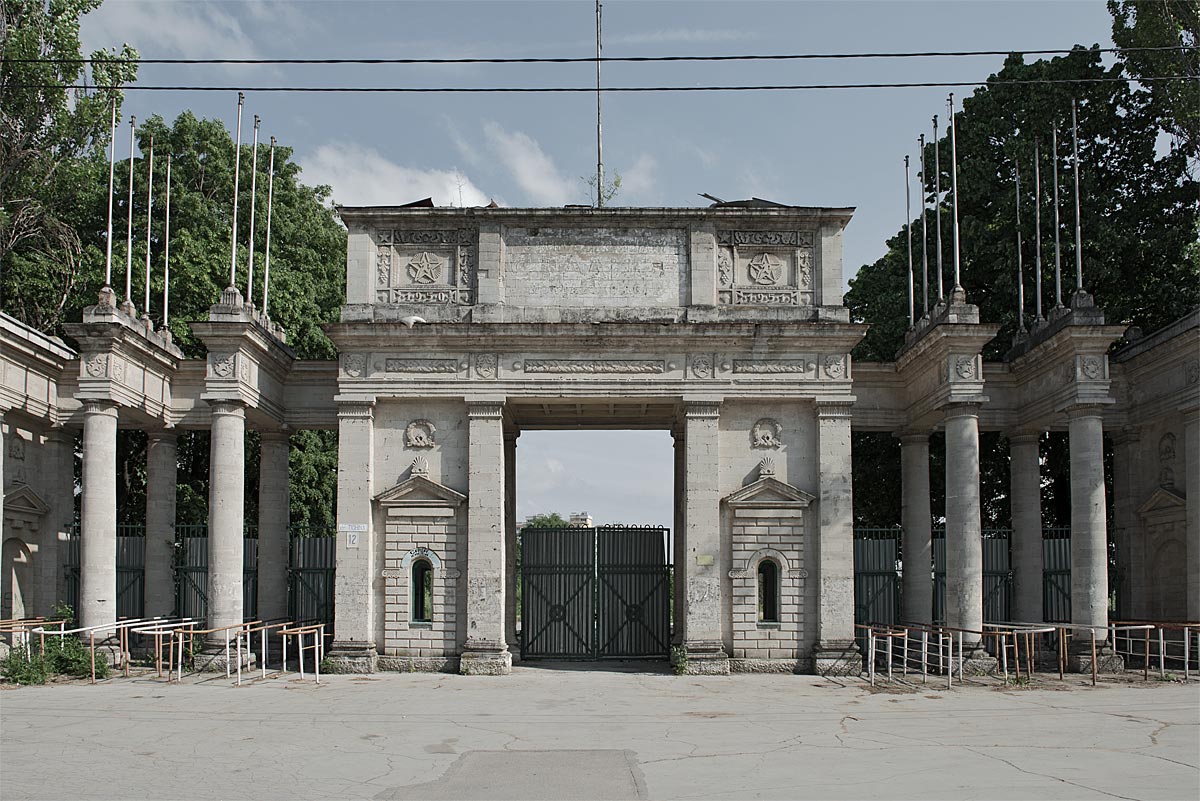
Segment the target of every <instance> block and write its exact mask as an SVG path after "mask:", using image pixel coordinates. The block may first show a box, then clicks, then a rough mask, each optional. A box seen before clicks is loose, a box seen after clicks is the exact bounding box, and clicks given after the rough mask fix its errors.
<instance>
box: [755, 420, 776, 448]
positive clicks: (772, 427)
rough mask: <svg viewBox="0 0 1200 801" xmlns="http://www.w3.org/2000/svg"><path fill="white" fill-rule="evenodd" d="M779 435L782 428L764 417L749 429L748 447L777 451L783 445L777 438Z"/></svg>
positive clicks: (774, 421)
mask: <svg viewBox="0 0 1200 801" xmlns="http://www.w3.org/2000/svg"><path fill="white" fill-rule="evenodd" d="M781 433H783V426H781V425H779V423H778V422H777V421H776V420H773V419H771V418H770V417H764V418H762V419H761V420H759V421H758V422H756V423H755V424H754V426H753V427H751V429H750V447H751V448H771V449H778V448H779V447H780V446H781V445H783V441H782V440H781V439H780V438H779V435H780V434H781Z"/></svg>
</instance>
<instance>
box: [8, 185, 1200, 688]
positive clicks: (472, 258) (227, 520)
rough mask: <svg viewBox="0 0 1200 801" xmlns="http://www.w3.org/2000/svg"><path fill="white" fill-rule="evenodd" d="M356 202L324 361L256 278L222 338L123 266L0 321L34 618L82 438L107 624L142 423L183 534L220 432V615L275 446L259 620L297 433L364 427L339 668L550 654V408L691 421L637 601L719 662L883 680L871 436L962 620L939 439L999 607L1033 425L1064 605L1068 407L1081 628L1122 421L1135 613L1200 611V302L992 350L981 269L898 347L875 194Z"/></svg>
mask: <svg viewBox="0 0 1200 801" xmlns="http://www.w3.org/2000/svg"><path fill="white" fill-rule="evenodd" d="M339 213H340V214H341V217H342V219H343V221H344V222H345V224H346V225H347V227H348V231H349V233H348V250H347V259H346V297H345V305H344V306H343V307H342V311H341V315H340V320H339V321H338V322H336V323H332V324H329V325H328V326H327V327H326V331H327V333H328V335H329V337H330V338H331V339H332V340H333V342H334V344H335V345H336V347H337V350H338V353H339V356H338V359H337V361H336V362H326V361H304V360H299V359H296V358H295V354H294V353H293V352H292V351H291V350H290V349H289V348H288V347H287V343H286V337H285V334H284V332H282V331H281V330H279V329H278V327H277V326H274V325H273V324H271V323H270V322H269V321H268V320H266V319H265V318H264V317H263V316H261V315H260V314H258V312H257V311H256V310H255V309H254V308H253V307H252V306H251V305H249V304H247V303H245V302H244V301H243V299H242V295H241V293H240V292H239V291H238V290H237V289H236V288H234V287H230V288H229V289H227V290H226V291H225V293H224V294H223V295H222V297H221V298H220V299H219V301H218V302H217V303H216V304H215V305H214V306H213V307H212V309H211V312H210V315H209V318H208V319H207V320H203V321H197V322H195V323H193V330H194V332H195V333H196V335H197V336H198V337H199V338H200V339H201V340H202V341H203V342H204V343H205V345H206V347H207V350H208V355H207V358H206V359H205V360H188V359H184V358H182V355H181V354H180V352H179V351H178V349H177V348H175V347H174V345H173V344H172V343H171V342H170V341H169V338H168V337H164V336H163V335H162V334H161V333H160V332H156V331H154V330H153V327H152V326H150V325H148V324H147V323H146V322H145V321H144V320H141V319H138V318H136V317H134V316H132V315H131V314H129V313H127V312H126V311H124V310H122V309H121V308H119V307H118V306H117V305H116V303H115V302H114V298H113V297H112V294H111V291H109V292H108V294H107V295H105V294H104V293H102V294H101V297H100V302H99V303H98V304H97V305H96V306H94V307H91V308H89V309H88V310H87V311H86V312H85V314H84V319H83V320H82V321H81V322H79V323H76V324H74V325H73V326H72V327H71V335H72V337H73V338H74V339H75V340H76V341H77V343H78V350H76V349H73V348H71V347H67V346H66V345H64V344H63V343H61V342H57V341H54V340H51V339H50V338H47V337H46V336H44V335H42V334H39V333H38V332H35V331H30V330H29V329H27V328H25V327H23V326H21V325H20V324H19V323H16V322H15V321H13V320H11V318H5V319H4V326H3V329H2V331H3V336H4V351H3V359H4V373H3V384H2V393H0V409H2V410H3V411H4V437H5V458H4V461H3V465H4V471H5V474H4V475H5V480H4V487H5V506H4V536H5V540H6V545H5V548H6V550H5V554H6V556H5V559H6V561H5V571H6V574H5V575H6V576H8V575H9V574H10V573H11V574H12V575H11V577H10V578H11V581H9V582H8V584H6V587H10V588H11V587H12V586H17V585H19V587H20V592H19V593H15V594H14V591H12V590H11V589H6V593H8V595H11V596H12V598H14V599H15V598H18V597H19V600H20V603H21V605H22V606H23V607H24V611H27V612H42V611H48V609H49V607H50V606H51V605H52V604H53V601H54V600H55V599H56V598H58V597H60V595H61V586H62V583H63V574H62V554H61V551H62V550H63V549H62V548H60V547H59V546H60V545H61V544H62V543H63V542H64V541H66V538H67V536H66V531H67V529H68V528H69V526H70V519H71V515H72V513H73V510H74V502H73V498H72V495H73V491H72V490H73V480H72V477H71V469H70V468H71V462H72V458H71V457H72V454H71V453H70V450H71V445H70V443H72V442H73V441H74V440H73V436H74V434H75V432H77V431H80V430H81V431H82V461H83V476H82V481H81V485H80V495H81V502H80V511H79V515H80V522H79V529H80V534H79V536H80V538H81V540H82V549H81V556H82V559H81V564H80V565H79V571H80V578H81V582H80V603H79V606H80V614H81V617H82V618H83V620H82V622H84V623H85V624H87V625H95V624H104V623H105V622H106V621H113V620H115V619H116V615H117V610H116V606H115V603H114V599H115V598H116V595H117V593H116V590H115V588H114V583H115V581H116V578H115V577H116V572H117V569H116V556H115V543H116V539H117V535H116V531H117V527H116V507H115V493H114V492H113V490H114V488H115V471H116V469H117V465H116V464H115V459H116V447H115V442H116V432H117V430H118V428H119V427H124V428H142V429H145V430H147V431H148V432H149V436H150V451H149V457H148V463H147V471H148V496H149V500H148V503H147V511H146V521H147V531H148V532H150V531H152V530H153V531H155V532H158V533H159V534H161V533H162V532H163V531H166V530H167V529H168V528H169V527H170V526H171V525H172V522H173V520H174V512H175V445H174V441H175V436H176V432H178V431H179V430H181V429H187V428H196V429H207V430H209V431H211V436H212V456H211V463H210V476H209V478H210V486H211V491H210V501H209V509H208V515H209V523H208V534H207V536H208V540H207V545H206V547H207V553H208V561H207V570H208V581H209V584H208V590H209V591H208V613H207V616H208V623H209V625H210V626H211V627H213V628H218V627H220V626H224V625H231V624H236V623H238V622H240V621H241V620H243V619H244V618H245V617H246V615H247V614H248V612H247V608H246V606H245V592H244V589H245V588H244V586H243V561H242V559H243V557H242V553H243V552H242V537H243V530H244V529H245V527H246V525H247V524H248V523H250V522H252V521H247V520H245V519H244V512H243V492H244V489H243V487H244V476H245V470H246V460H245V452H244V442H245V437H244V434H245V432H246V430H247V429H248V428H249V429H254V430H257V431H258V432H259V434H260V438H259V440H260V442H261V445H260V447H261V453H260V459H259V465H260V467H259V470H260V480H259V487H260V488H259V492H260V498H259V519H258V521H257V523H258V534H257V536H258V543H257V558H258V572H257V579H256V581H257V615H258V616H259V617H260V618H265V617H270V616H272V615H279V614H283V613H284V612H286V595H287V590H286V583H287V580H286V564H287V548H288V545H287V509H288V505H287V493H288V489H287V484H288V482H287V469H288V467H287V465H288V461H287V455H288V439H287V437H288V434H289V433H290V432H293V431H296V430H299V429H304V428H325V429H336V430H337V433H338V467H337V471H338V476H337V485H338V487H337V489H338V491H337V508H336V519H337V533H336V581H335V590H334V605H333V607H334V610H333V638H332V643H331V648H330V651H329V664H330V667H333V668H335V669H339V670H345V671H373V670H387V669H391V670H460V671H462V672H464V673H486V674H502V673H506V672H508V671H509V669H510V667H511V664H512V661H513V659H514V657H519V656H520V648H519V639H518V636H517V602H516V596H517V592H516V586H517V577H518V567H517V536H518V532H517V527H516V515H515V507H516V502H515V501H516V493H517V489H518V485H517V478H518V477H517V475H516V449H517V447H518V445H519V437H520V434H521V432H522V431H526V430H533V429H558V428H599V429H605V428H609V429H618V428H619V429H629V428H645V429H661V430H666V431H669V432H670V433H671V435H672V437H673V438H674V442H675V471H674V498H675V520H674V526H673V530H674V536H673V537H672V538H671V540H670V542H671V543H672V545H671V548H672V553H671V555H670V556H671V560H670V561H671V562H672V563H673V574H672V579H671V580H672V582H673V584H672V586H671V587H670V588H669V591H668V595H669V599H668V598H664V597H663V595H662V594H661V593H660V594H659V595H658V596H654V599H653V604H650V601H649V600H648V599H650V598H651V595H643V596H640V598H641V600H637V601H630V600H628V599H626V602H625V603H624V606H622V607H620V612H621V613H622V614H624V615H626V616H627V619H628V621H629V622H630V623H631V624H639V623H640V622H641V621H642V619H643V616H644V615H647V614H650V613H649V612H648V611H647V609H648V607H649V605H654V608H655V609H656V610H658V611H656V612H655V613H654V614H659V613H660V612H662V610H664V609H668V608H669V610H670V611H669V614H670V615H671V621H670V626H669V629H670V632H671V635H670V636H671V639H670V644H671V645H674V646H675V647H676V648H677V649H678V650H677V653H678V654H679V655H681V656H682V657H683V658H684V659H685V665H686V670H687V671H689V672H694V673H726V672H729V671H731V670H732V671H800V672H806V671H816V672H823V673H824V672H830V671H852V672H857V671H858V670H859V668H860V666H861V661H860V659H861V658H860V655H859V653H858V649H857V646H856V644H855V628H854V624H855V601H854V574H855V564H854V547H853V545H854V540H853V537H854V529H853V509H854V498H853V492H852V464H851V433H852V430H858V431H871V432H886V433H890V434H893V435H895V436H896V437H898V438H899V440H900V444H901V448H900V450H901V459H902V475H903V490H902V491H903V496H904V497H903V509H904V520H903V553H904V556H905V560H906V562H907V563H908V564H909V565H910V569H906V570H904V571H903V577H902V584H903V596H902V598H903V602H902V603H903V611H902V614H901V616H900V617H901V619H902V620H904V621H909V622H913V623H929V622H930V621H931V619H932V618H931V615H932V611H931V609H932V603H931V599H932V597H933V591H934V587H933V577H932V575H931V572H930V571H929V570H928V569H927V568H928V567H929V566H930V564H929V563H930V554H931V551H932V539H933V533H932V527H933V521H932V517H931V514H930V497H929V496H930V492H929V482H930V471H929V438H930V434H931V433H932V432H934V431H935V430H938V431H942V432H944V434H945V438H946V478H945V481H946V497H947V504H946V510H945V524H944V525H945V571H944V572H945V585H946V591H945V611H944V620H945V623H946V625H948V626H950V627H953V628H955V629H961V630H965V631H967V632H978V631H979V630H981V629H982V627H983V620H984V618H983V604H984V599H983V590H982V579H983V569H982V556H981V549H982V545H981V528H980V526H981V515H980V482H979V435H980V431H981V429H982V430H992V431H1001V432H1004V433H1005V434H1006V436H1007V438H1008V440H1009V443H1010V451H1011V462H1012V481H1011V493H1010V497H1011V504H1012V518H1013V526H1012V529H1013V530H1012V542H1011V558H1012V585H1013V599H1012V618H1013V619H1014V620H1019V621H1023V622H1036V621H1038V620H1041V619H1042V615H1043V609H1042V604H1041V597H1042V574H1043V563H1042V555H1043V554H1042V521H1041V486H1040V481H1039V480H1038V475H1039V467H1038V465H1039V444H1038V442H1039V440H1038V437H1039V434H1041V433H1042V432H1045V431H1063V432H1068V434H1069V438H1070V450H1071V477H1070V480H1071V498H1072V509H1071V532H1070V556H1071V565H1070V571H1071V572H1070V599H1071V622H1072V623H1073V624H1077V625H1080V626H1093V627H1103V626H1104V625H1105V624H1106V623H1107V621H1108V618H1109V612H1108V605H1109V586H1108V579H1107V568H1108V549H1107V545H1106V542H1107V538H1108V525H1109V524H1108V519H1109V517H1110V514H1109V511H1110V509H1109V504H1110V501H1109V500H1108V499H1107V498H1106V494H1105V491H1104V467H1103V459H1102V453H1103V450H1104V437H1105V435H1106V433H1107V434H1108V435H1109V436H1110V437H1111V438H1112V442H1113V444H1114V462H1113V489H1114V491H1113V493H1112V500H1111V505H1112V509H1111V512H1112V514H1111V517H1112V520H1113V526H1114V531H1113V539H1114V541H1115V543H1116V548H1117V552H1118V556H1119V560H1120V561H1121V562H1122V564H1123V565H1124V568H1123V569H1124V570H1126V571H1127V572H1126V580H1125V581H1123V582H1122V583H1121V590H1120V591H1121V592H1122V593H1124V594H1125V598H1124V604H1125V609H1127V610H1128V614H1129V615H1131V616H1141V617H1149V616H1152V615H1153V616H1155V618H1156V619H1175V620H1184V619H1188V620H1200V566H1198V563H1200V559H1198V558H1197V555H1198V554H1200V489H1197V486H1196V485H1197V483H1198V482H1200V461H1198V460H1200V442H1198V440H1200V423H1198V419H1200V365H1198V364H1197V359H1196V356H1197V345H1198V343H1200V318H1198V316H1197V314H1196V313H1193V314H1191V315H1189V316H1188V317H1185V318H1184V319H1182V320H1180V321H1179V322H1178V323H1176V324H1175V325H1173V326H1171V327H1169V328H1167V329H1164V330H1163V331H1160V332H1157V333H1155V334H1152V335H1150V336H1147V337H1144V338H1142V339H1140V340H1138V341H1135V342H1131V343H1130V344H1128V345H1126V346H1124V347H1122V348H1120V349H1118V350H1115V351H1114V350H1113V349H1112V346H1113V343H1114V342H1116V341H1117V340H1118V339H1120V338H1121V337H1122V335H1123V334H1124V333H1125V329H1124V327H1122V326H1114V325H1108V324H1106V323H1105V320H1104V315H1103V312H1102V311H1101V310H1100V309H1099V308H1098V307H1097V305H1096V303H1095V302H1094V301H1093V299H1092V298H1091V297H1090V296H1088V295H1087V294H1086V293H1083V292H1079V293H1076V295H1074V296H1073V297H1072V298H1070V301H1069V303H1066V304H1064V305H1063V306H1062V307H1059V308H1056V309H1055V310H1054V311H1053V312H1052V314H1051V315H1050V319H1049V320H1047V321H1045V322H1044V323H1041V324H1039V325H1038V326H1036V327H1035V328H1034V330H1033V331H1032V332H1030V333H1029V334H1027V335H1025V336H1024V337H1023V338H1022V339H1021V340H1020V341H1019V342H1017V343H1015V345H1014V347H1013V348H1012V350H1011V351H1010V352H1009V354H1008V356H1006V357H1005V358H1004V359H1003V360H999V361H986V362H985V360H984V358H983V356H982V352H983V348H984V346H985V345H986V344H987V343H988V342H989V341H990V340H991V339H993V338H994V336H995V335H996V332H997V329H998V327H997V326H996V325H993V324H990V323H989V322H987V321H986V320H981V319H980V316H979V311H978V309H977V308H976V307H975V306H973V305H971V303H970V298H968V297H967V296H966V295H965V294H964V293H963V292H962V290H961V289H958V288H955V289H954V290H953V291H951V292H950V293H949V294H948V295H947V296H946V298H945V299H944V300H943V301H942V302H940V303H938V304H937V305H936V307H935V308H934V309H933V311H931V313H930V314H929V315H928V316H927V317H926V318H925V319H923V320H921V321H919V322H918V323H917V324H916V325H915V326H913V328H912V329H911V330H910V331H909V335H908V337H907V341H906V344H905V346H904V348H903V349H902V351H901V352H900V354H899V355H898V356H897V358H896V360H895V361H893V362H886V363H855V362H854V361H853V360H852V358H851V351H852V349H853V348H854V346H855V345H856V344H857V343H858V342H859V341H860V339H861V338H862V337H863V335H864V334H865V332H866V330H867V325H866V324H863V323H858V322H851V320H850V317H849V314H848V310H847V309H846V308H845V306H844V305H843V302H842V287H843V285H844V281H845V278H846V275H845V271H844V268H843V262H842V238H843V232H844V229H845V227H846V224H847V223H848V222H849V220H850V217H851V214H852V209H845V208H810V207H790V206H780V205H776V204H767V203H761V202H749V203H733V204H717V205H715V206H713V207H709V208H685V209H660V208H605V209H593V208H573V207H568V208H565V209H502V208H477V209H458V208H434V207H431V206H429V205H427V204H426V205H417V206H408V207H368V208H340V209H339ZM868 322H869V321H868ZM627 457H628V458H629V459H630V460H631V461H633V460H636V459H637V458H638V454H636V453H630V454H628V455H627ZM610 539H611V541H613V542H616V541H617V540H619V539H620V537H613V538H610ZM627 539H628V538H627ZM9 540H13V541H14V542H15V543H16V544H15V545H13V547H11V548H10V547H9V545H8V541H9ZM599 541H600V540H595V541H592V542H599ZM164 542H165V545H164ZM562 542H564V543H565V542H567V540H566V539H564V540H563V541H562ZM553 544H554V543H551V545H553ZM581 547H582V548H583V549H584V551H586V550H587V549H588V548H592V553H594V554H598V553H599V551H600V550H602V546H600V545H595V546H592V545H587V544H586V542H585V544H584V545H583V546H581ZM539 558H540V557H539ZM588 558H592V557H590V556H589V557H588ZM595 558H597V559H600V558H602V557H601V556H596V557H595ZM560 561H561V560H560ZM618 561H619V560H618ZM9 562H12V564H9ZM14 565H19V570H18V568H17V567H14ZM635 567H636V565H635ZM170 571H171V552H170V542H169V539H166V538H164V537H163V536H156V537H154V538H153V539H151V537H149V536H148V537H147V542H146V556H145V568H144V579H145V613H146V614H170V613H171V611H172V604H171V598H170V586H171V572H170ZM629 572H631V573H636V570H634V571H629ZM18 573H19V575H18ZM764 583H769V584H770V589H769V591H768V592H766V593H765V594H764ZM1163 587H1166V588H1167V589H1165V590H1164V589H1162V588H1163ZM1156 588H1157V589H1156ZM633 595H636V593H632V594H630V595H629V597H630V598H632V597H633ZM6 597H7V596H6ZM564 597H565V596H564ZM568 600H569V599H568ZM9 603H10V606H12V604H13V603H15V601H13V600H10V602H9ZM668 604H669V605H668ZM764 609H766V610H767V612H764ZM541 611H543V612H545V621H546V623H545V625H546V626H553V625H558V624H560V623H561V624H562V625H567V624H568V623H569V622H570V615H571V614H572V612H571V608H570V604H569V603H567V602H566V601H565V600H564V601H562V602H561V603H557V602H548V605H547V607H546V608H545V609H543V610H541ZM526 623H528V620H526ZM967 639H968V643H967V646H968V651H969V652H970V653H969V654H968V657H969V658H971V659H973V660H974V661H975V662H976V663H977V664H978V665H979V666H981V667H982V668H983V669H986V667H987V661H988V659H987V657H986V655H985V654H984V653H983V652H982V650H981V649H978V648H975V650H972V646H973V643H972V642H970V640H971V636H970V634H968V636H967ZM976 639H977V638H976ZM215 645H216V644H215V643H214V646H215ZM974 645H976V646H977V645H978V643H977V642H976V643H974ZM665 646H666V643H664V650H665ZM1100 654H1101V656H1103V657H1104V658H1108V657H1107V655H1106V654H1105V651H1104V650H1103V649H1101V651H1100ZM663 655H664V656H665V653H664V654H663ZM1084 656H1085V657H1086V655H1084Z"/></svg>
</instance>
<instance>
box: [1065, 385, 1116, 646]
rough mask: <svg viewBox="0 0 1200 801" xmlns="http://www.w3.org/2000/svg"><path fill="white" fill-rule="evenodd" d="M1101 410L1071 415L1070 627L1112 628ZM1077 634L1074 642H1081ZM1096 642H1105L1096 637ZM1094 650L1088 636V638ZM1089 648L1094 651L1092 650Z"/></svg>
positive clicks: (1077, 410) (1082, 410) (1098, 634)
mask: <svg viewBox="0 0 1200 801" xmlns="http://www.w3.org/2000/svg"><path fill="white" fill-rule="evenodd" d="M1100 412H1101V408H1100V407H1099V406H1079V407H1076V408H1074V409H1071V410H1069V411H1068V413H1067V414H1068V418H1069V422H1068V424H1067V425H1068V431H1069V433H1070V451H1071V622H1072V623H1077V624H1081V625H1085V626H1099V627H1106V626H1108V532H1107V520H1108V515H1107V509H1106V504H1105V498H1104V424H1103V421H1102V420H1101V417H1100ZM1081 634H1086V632H1077V633H1076V637H1077V638H1081V637H1080V635H1081ZM1096 639H1097V640H1099V641H1103V640H1105V639H1107V637H1106V634H1105V632H1103V631H1097V632H1096ZM1088 641H1089V644H1090V635H1089V636H1088ZM1089 647H1090V645H1089Z"/></svg>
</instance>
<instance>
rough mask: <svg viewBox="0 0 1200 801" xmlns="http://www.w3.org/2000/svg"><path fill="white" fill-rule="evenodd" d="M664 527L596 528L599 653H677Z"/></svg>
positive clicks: (644, 656)
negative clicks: (672, 629)
mask: <svg viewBox="0 0 1200 801" xmlns="http://www.w3.org/2000/svg"><path fill="white" fill-rule="evenodd" d="M667 534H668V533H667V530H666V529H663V528H657V527H655V528H633V527H620V528H616V527H612V528H610V527H601V528H598V529H597V530H596V580H597V584H596V612H597V620H596V637H597V639H596V654H597V656H600V657H642V658H647V657H662V656H667V655H668V654H669V652H670V650H671V618H670V611H671V601H670V574H669V570H668V562H669V561H670V560H669V559H668V558H667V548H668V535H667Z"/></svg>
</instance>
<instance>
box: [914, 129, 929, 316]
mask: <svg viewBox="0 0 1200 801" xmlns="http://www.w3.org/2000/svg"><path fill="white" fill-rule="evenodd" d="M917 149H918V150H920V151H921V174H920V175H919V176H917V177H918V178H919V179H920V184H921V307H922V310H923V315H924V316H925V317H928V316H929V223H928V221H927V220H926V214H925V134H920V135H919V136H917Z"/></svg>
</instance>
